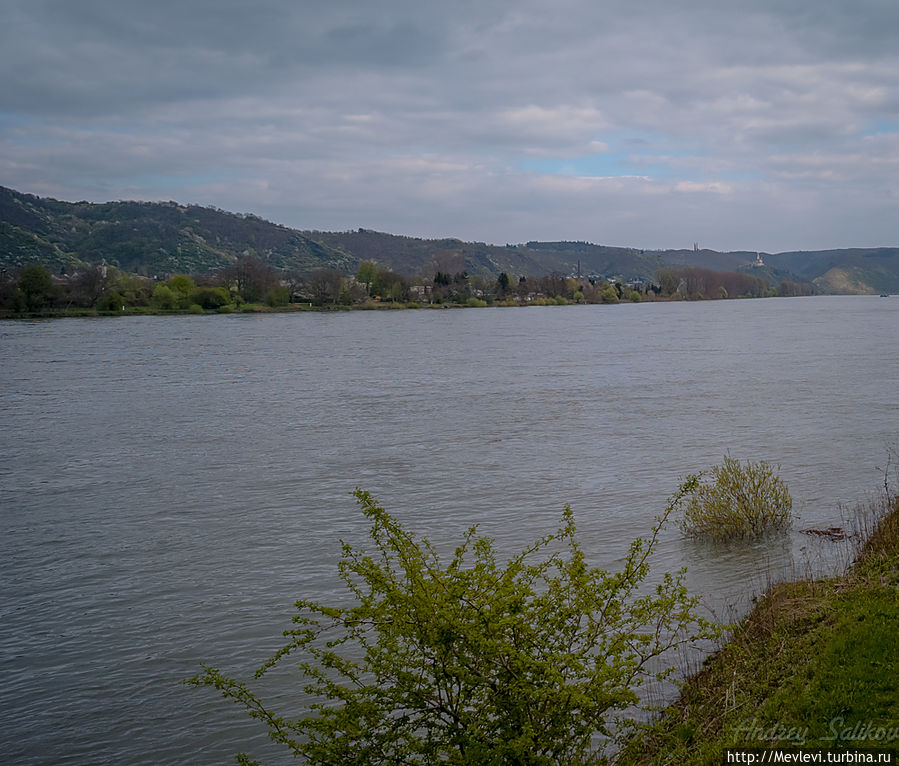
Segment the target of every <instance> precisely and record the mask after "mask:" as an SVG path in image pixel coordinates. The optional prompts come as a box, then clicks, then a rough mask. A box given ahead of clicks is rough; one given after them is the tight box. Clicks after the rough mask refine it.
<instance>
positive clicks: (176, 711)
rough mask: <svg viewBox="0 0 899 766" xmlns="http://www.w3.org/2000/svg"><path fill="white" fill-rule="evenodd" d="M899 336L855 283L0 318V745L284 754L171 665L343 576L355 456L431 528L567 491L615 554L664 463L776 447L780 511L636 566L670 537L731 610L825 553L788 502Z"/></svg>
mask: <svg viewBox="0 0 899 766" xmlns="http://www.w3.org/2000/svg"><path fill="white" fill-rule="evenodd" d="M897 336H899V300H897V299H892V300H886V299H880V298H877V297H868V296H861V297H855V296H853V297H814V298H788V299H787V298H785V299H780V298H778V299H761V300H749V301H718V302H704V303H657V304H628V305H618V306H569V307H534V308H527V309H518V308H516V309H500V308H494V309H483V310H475V309H471V310H420V311H390V312H387V311H384V312H361V311H360V312H351V313H337V314H320V313H301V314H270V315H230V316H177V317H175V316H169V317H167V316H162V317H125V318H119V319H67V320H55V321H47V322H4V323H2V324H0V365H2V376H0V425H2V430H0V434H2V443H0V514H2V517H0V553H2V556H0V572H2V578H0V588H2V598H0V647H2V656H0V673H2V675H0V678H2V681H0V709H2V719H3V724H2V731H0V752H3V753H4V754H5V759H6V760H7V762H10V763H16V764H29V765H31V764H88V763H90V764H106V763H128V764H161V763H171V764H217V763H223V762H228V760H229V759H231V758H232V757H233V753H235V752H236V751H237V750H239V749H249V750H250V751H251V752H252V753H254V754H257V755H258V754H261V755H262V756H265V757H269V762H270V763H275V762H279V761H278V756H277V755H276V756H274V757H271V754H272V752H274V753H278V752H279V751H278V750H275V751H272V750H271V749H270V746H269V745H268V744H267V740H266V738H265V735H264V734H261V733H260V730H259V728H258V727H257V726H256V725H255V724H254V723H253V722H251V721H249V720H244V715H243V713H241V712H240V711H239V710H237V709H236V708H234V706H232V705H229V704H228V703H226V702H225V701H223V700H221V699H220V698H218V697H217V696H216V695H215V693H214V692H212V691H210V690H198V689H193V688H189V687H185V686H183V685H180V684H179V681H180V680H181V679H183V678H185V677H187V676H189V675H192V674H194V673H195V672H197V671H198V669H199V666H200V663H202V662H209V663H212V664H216V665H218V666H220V667H222V668H223V669H225V670H227V671H229V672H232V673H235V674H237V675H239V676H241V677H243V678H248V677H249V675H250V672H251V670H252V669H253V668H255V667H256V666H257V665H258V664H260V663H261V662H262V660H264V659H266V658H267V657H268V655H269V654H270V653H271V652H272V651H273V650H274V649H275V648H277V647H278V646H279V644H280V640H281V637H280V632H281V630H283V629H284V628H286V627H289V620H290V616H291V609H292V603H293V601H294V600H295V599H297V598H299V597H314V598H319V599H324V600H328V599H329V598H339V597H340V591H339V588H338V581H337V577H336V562H337V560H338V557H339V539H341V538H343V539H346V540H349V541H351V542H354V543H364V540H365V525H364V523H363V521H364V520H363V519H362V517H361V515H360V514H359V512H358V510H357V509H356V507H355V504H354V502H353V499H352V497H351V496H350V492H351V491H352V490H353V488H354V487H356V486H359V487H362V488H364V489H367V490H369V491H371V492H372V493H373V494H374V495H375V497H376V498H377V499H378V500H379V501H381V503H382V504H383V505H384V506H385V507H386V508H387V509H388V510H390V511H391V512H392V513H394V514H395V515H396V516H397V517H399V518H400V519H401V520H402V521H403V522H404V523H406V524H407V525H408V526H409V527H411V528H412V529H413V530H415V531H416V532H419V533H423V534H426V535H427V536H428V537H429V538H430V539H431V540H432V541H433V542H434V543H435V545H436V546H437V547H438V548H439V549H441V550H451V549H452V547H453V546H454V544H455V543H456V542H457V541H458V540H459V538H460V536H461V534H462V533H463V531H464V530H465V529H466V528H467V527H468V526H470V525H471V524H474V523H478V524H480V525H481V530H482V531H484V532H486V533H487V534H490V535H492V536H494V537H495V538H496V539H497V544H498V546H499V547H500V549H501V550H503V551H506V552H511V551H514V550H516V549H518V548H520V547H523V546H524V545H525V544H526V543H528V542H531V541H533V540H534V539H535V538H536V537H538V536H540V535H542V534H545V533H547V532H550V531H552V530H553V529H555V528H556V525H557V523H558V521H559V518H560V512H561V509H562V507H563V506H564V505H565V504H570V505H571V507H572V508H573V510H574V512H575V516H576V519H577V523H578V528H579V531H580V534H581V540H582V543H583V545H584V547H585V549H586V550H587V552H588V555H589V556H590V559H591V562H592V563H597V564H600V565H602V566H606V567H612V566H614V565H615V563H616V562H617V561H618V560H620V557H621V556H622V555H623V554H624V552H625V551H626V549H627V546H628V544H629V542H630V541H631V540H632V539H633V538H634V537H635V536H637V535H641V534H644V533H645V532H646V531H647V529H648V528H649V525H650V524H651V522H652V519H653V517H654V516H655V515H657V514H658V513H660V512H661V511H662V509H663V507H664V504H665V498H666V497H667V496H668V495H670V494H671V493H672V492H673V491H674V490H675V489H676V487H677V485H678V481H679V479H680V477H682V476H683V475H684V474H686V473H688V472H692V471H696V470H700V469H703V468H707V467H709V466H711V465H713V464H714V463H717V462H720V460H721V458H722V456H723V455H725V454H727V453H729V454H730V455H731V456H733V457H736V458H740V459H753V460H767V461H769V462H771V463H775V464H779V465H780V466H781V475H782V476H783V478H784V479H785V480H786V482H787V483H788V485H789V487H790V489H791V491H792V494H793V497H794V503H795V505H794V509H795V510H796V511H797V512H798V514H799V516H800V519H799V521H798V522H797V524H796V526H795V528H794V530H793V531H792V532H791V533H790V534H788V535H787V536H785V537H783V538H781V539H779V540H776V541H771V540H769V541H766V542H764V543H760V544H756V545H740V546H725V547H717V548H710V547H708V546H703V545H700V544H697V543H694V542H691V541H689V540H684V539H682V538H681V536H680V535H679V533H678V532H677V530H676V528H673V527H672V528H670V529H669V530H668V531H667V532H666V533H665V535H664V536H663V539H662V544H661V548H660V552H659V559H658V563H657V567H658V568H659V570H661V569H665V568H667V569H676V568H679V567H681V566H686V567H687V568H688V572H689V574H688V577H689V582H690V584H691V587H692V588H694V589H695V590H696V591H697V592H700V593H702V594H704V595H705V596H706V598H707V600H708V603H709V605H710V607H711V608H713V609H715V610H716V612H720V613H721V614H722V616H724V617H726V616H729V615H730V616H732V614H733V613H735V612H736V613H738V612H739V611H741V610H744V609H745V608H746V606H747V604H748V600H749V598H750V596H751V595H752V594H753V593H754V592H757V591H758V590H759V589H760V588H762V587H764V585H765V583H766V582H767V581H769V580H770V579H776V578H780V577H783V576H790V575H791V574H796V573H798V574H805V573H807V572H826V571H829V570H830V569H833V568H834V567H837V566H839V565H840V564H841V563H842V562H844V561H845V559H846V556H847V549H846V547H845V546H840V545H838V544H834V543H830V542H828V541H825V540H818V539H816V538H814V537H812V536H809V535H806V534H804V533H803V532H802V530H803V529H808V528H812V527H815V528H817V527H826V526H835V525H836V526H840V525H844V524H845V523H846V518H847V517H848V516H850V515H851V514H850V513H849V512H848V510H847V509H850V508H851V507H852V506H853V505H854V504H855V503H856V502H858V501H861V500H864V499H865V498H866V497H868V496H870V495H873V494H875V493H876V492H877V490H878V487H879V485H880V484H881V483H882V480H883V473H882V469H883V467H884V465H885V462H886V458H887V452H888V449H889V448H890V447H894V448H895V446H896V444H897V438H899V437H897V434H899V350H897V343H896V337H897ZM279 683H284V681H283V680H282V681H280V682H279ZM281 691H282V692H283V691H284V689H283V688H282V689H281ZM282 759H283V756H282ZM285 760H289V759H284V760H282V761H280V762H285Z"/></svg>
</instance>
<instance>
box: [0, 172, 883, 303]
mask: <svg viewBox="0 0 899 766" xmlns="http://www.w3.org/2000/svg"><path fill="white" fill-rule="evenodd" d="M242 255H251V256H255V257H256V258H258V259H260V260H261V261H263V262H264V263H266V264H268V265H270V266H272V267H274V268H277V269H279V270H281V271H283V272H293V273H308V272H310V271H313V270H315V269H317V268H333V269H337V270H338V271H340V272H343V273H355V271H356V269H357V268H358V265H359V264H360V263H361V262H362V261H369V260H371V261H375V262H376V263H378V265H380V266H382V267H385V268H388V269H390V270H391V271H394V272H397V273H399V274H404V275H407V276H415V275H423V276H426V277H431V276H433V275H434V274H435V273H436V272H438V271H440V272H443V273H449V274H452V273H458V272H462V271H467V272H468V273H469V274H478V275H483V276H488V277H496V276H498V275H499V274H500V273H502V272H505V273H506V274H508V275H511V276H513V277H515V276H523V275H524V276H544V275H547V274H551V273H559V274H563V275H569V274H576V273H578V272H579V273H580V274H581V275H585V276H586V275H593V274H596V275H599V276H603V277H617V278H620V279H622V280H630V279H647V280H652V279H655V278H656V275H657V273H658V271H659V269H661V268H665V267H677V268H682V267H699V268H704V269H710V270H713V271H740V272H746V273H750V274H753V275H756V276H761V277H764V278H765V279H766V280H767V281H768V282H769V284H772V285H776V284H778V283H780V282H782V281H784V280H789V281H794V282H799V283H813V284H814V286H815V289H816V290H817V291H818V292H869V293H870V292H895V293H899V248H895V247H889V248H878V249H866V250H863V249H852V250H828V251H816V252H813V251H808V252H790V253H778V254H773V255H772V254H766V253H762V254H761V256H762V261H763V263H761V264H759V263H758V258H757V253H755V252H728V253H721V252H716V251H712V250H693V249H689V250H656V251H643V250H639V249H635V248H626V247H608V246H604V245H595V244H591V243H589V242H527V243H524V244H516V245H488V244H484V243H480V242H463V241H461V240H458V239H420V238H416V237H404V236H397V235H393V234H385V233H381V232H376V231H371V230H368V229H357V230H353V231H348V232H321V231H297V230H295V229H290V228H288V227H286V226H279V225H278V224H274V223H271V222H269V221H266V220H264V219H262V218H259V217H257V216H255V215H249V214H236V213H229V212H226V211H224V210H219V209H218V208H214V207H202V206H199V205H186V206H185V205H180V204H177V203H175V202H107V203H101V204H96V203H88V202H74V203H73V202H62V201H58V200H54V199H48V198H41V197H36V196H34V195H31V194H23V193H21V192H17V191H14V190H12V189H7V188H4V187H0V270H5V271H7V272H9V271H15V270H16V269H18V268H20V267H21V266H23V265H25V264H28V263H41V264H43V265H45V266H47V267H48V268H49V269H50V270H51V271H53V272H55V273H60V272H70V273H71V272H73V271H77V270H78V269H79V268H82V267H83V266H84V265H85V264H96V263H102V262H103V261H104V260H105V261H106V262H107V263H108V264H109V265H113V266H118V267H119V268H121V269H123V270H125V271H130V272H134V273H136V274H144V275H148V276H162V275H165V274H173V273H187V274H204V273H214V272H218V271H221V270H222V269H224V268H226V267H228V266H230V265H232V264H233V263H234V262H235V261H236V260H237V259H238V258H240V257H241V256H242Z"/></svg>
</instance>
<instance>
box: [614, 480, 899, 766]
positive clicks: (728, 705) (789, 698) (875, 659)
mask: <svg viewBox="0 0 899 766" xmlns="http://www.w3.org/2000/svg"><path fill="white" fill-rule="evenodd" d="M886 508H887V515H885V516H884V517H883V518H882V519H881V521H880V522H879V524H878V525H877V527H876V529H875V531H874V533H873V535H872V536H871V537H870V538H869V539H868V540H867V542H866V543H865V545H864V547H863V548H862V550H861V553H860V554H859V556H858V558H857V560H856V562H855V563H854V564H853V565H852V566H851V567H850V568H849V569H848V571H847V572H846V573H845V574H844V575H843V576H842V577H838V578H834V579H829V580H817V581H802V582H793V583H786V584H782V585H778V586H775V587H774V588H772V589H771V590H770V591H769V592H767V593H766V594H765V595H764V597H763V598H762V599H761V600H760V601H759V603H758V605H757V607H756V608H755V609H754V610H753V611H752V612H751V613H750V614H749V615H748V616H747V617H746V618H745V619H744V620H743V621H742V623H741V624H740V625H739V626H738V628H737V630H736V632H735V634H734V636H733V638H732V639H731V641H729V642H728V643H727V644H726V645H725V646H724V647H723V648H722V649H721V651H719V652H718V653H717V654H715V655H713V656H712V657H710V658H709V659H708V660H707V661H706V663H705V666H704V667H703V669H702V670H701V671H700V672H699V673H698V674H697V675H695V676H693V677H692V678H691V679H690V680H689V681H688V683H687V684H686V686H685V687H684V689H683V691H682V695H681V698H680V699H679V700H678V702H677V703H676V704H675V705H673V706H672V707H670V708H669V709H668V710H666V711H665V713H664V715H663V717H662V718H661V719H660V720H659V721H658V722H656V723H655V724H653V725H652V726H650V727H648V728H647V729H645V730H644V731H643V733H642V735H641V736H639V737H638V738H636V739H635V740H634V741H632V742H631V743H630V745H629V746H628V747H627V748H625V750H624V751H623V752H622V753H621V754H620V755H619V757H618V760H617V763H618V764H622V765H623V764H709V763H723V762H725V750H726V748H728V747H747V748H748V747H757V748H772V747H784V748H788V747H797V746H802V747H805V748H822V749H826V750H834V751H839V750H855V749H864V748H883V749H891V750H894V751H899V689H897V685H896V682H897V679H899V499H897V498H893V499H892V501H891V502H890V503H888V504H887V506H886ZM891 732H892V733H891Z"/></svg>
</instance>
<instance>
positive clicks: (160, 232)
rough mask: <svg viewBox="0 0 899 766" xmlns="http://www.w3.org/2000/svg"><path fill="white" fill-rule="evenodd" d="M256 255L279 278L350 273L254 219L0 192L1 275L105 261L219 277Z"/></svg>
mask: <svg viewBox="0 0 899 766" xmlns="http://www.w3.org/2000/svg"><path fill="white" fill-rule="evenodd" d="M241 255H254V256H256V257H257V258H259V259H260V260H262V261H263V262H265V263H267V264H268V265H270V266H272V267H274V268H277V269H280V270H282V271H291V270H296V271H309V270H311V269H314V268H316V267H319V266H328V267H333V268H338V269H343V270H350V269H354V268H355V265H356V264H355V261H354V259H353V258H352V257H351V256H349V255H347V254H345V253H341V252H337V251H334V250H332V249H331V248H328V247H327V246H325V245H322V244H321V243H319V242H315V241H313V240H311V239H309V238H307V237H305V236H303V235H302V234H301V233H300V232H298V231H295V230H293V229H289V228H287V227H285V226H279V225H277V224H274V223H270V222H269V221H265V220H263V219H262V218H258V217H256V216H253V215H238V214H235V213H227V212H225V211H224V210H218V209H217V208H208V207H200V206H198V205H188V206H184V205H179V204H177V203H175V202H107V203H103V204H94V203H89V202H75V203H70V202H59V201H58V200H54V199H43V198H40V197H35V196H33V195H30V194H21V193H19V192H16V191H13V190H12V189H6V188H3V187H0V268H5V269H7V270H12V269H16V268H19V267H21V266H22V265H24V264H26V263H34V262H37V263H42V264H44V265H45V266H47V267H48V268H50V269H51V270H52V271H54V272H59V271H62V270H66V271H68V270H73V269H74V270H77V269H78V268H79V266H83V265H85V264H96V263H102V262H103V261H106V262H107V263H108V264H110V265H113V266H117V267H119V268H121V269H123V270H125V271H130V272H133V273H135V274H142V275H145V276H154V275H160V274H167V273H175V272H178V273H188V274H203V273H211V272H216V271H221V270H222V269H224V268H227V267H228V266H230V265H232V264H233V263H234V262H235V261H236V260H237V259H238V258H239V257H240V256H241Z"/></svg>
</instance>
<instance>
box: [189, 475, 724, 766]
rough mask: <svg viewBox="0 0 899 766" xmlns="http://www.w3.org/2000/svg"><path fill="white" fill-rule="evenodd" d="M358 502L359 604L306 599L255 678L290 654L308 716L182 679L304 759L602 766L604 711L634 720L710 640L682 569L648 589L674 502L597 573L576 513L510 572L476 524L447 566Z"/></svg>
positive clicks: (212, 679)
mask: <svg viewBox="0 0 899 766" xmlns="http://www.w3.org/2000/svg"><path fill="white" fill-rule="evenodd" d="M355 494H356V499H357V501H358V503H359V505H360V507H361V508H362V511H363V513H364V514H365V516H366V517H367V518H368V519H369V521H370V522H371V525H372V526H371V532H370V536H371V540H372V542H373V544H374V548H375V550H374V551H373V552H371V553H365V552H364V551H359V550H357V549H355V548H353V547H352V546H350V545H349V544H348V543H343V554H342V558H341V561H340V564H339V571H340V576H341V579H342V580H343V582H344V584H345V586H346V587H347V589H348V591H349V594H350V595H351V596H352V602H351V604H350V605H349V606H326V605H324V604H320V603H317V602H314V601H308V600H301V601H298V602H297V603H296V606H297V609H298V610H299V614H298V615H297V616H295V617H294V627H293V629H292V630H288V631H285V633H284V635H285V636H287V637H288V639H289V642H288V643H287V645H286V646H284V647H283V648H282V649H280V650H279V651H278V652H277V653H276V654H275V655H274V657H272V659H270V660H269V661H267V662H266V663H265V664H263V665H262V667H261V668H259V670H258V671H257V672H256V677H257V678H259V677H260V676H262V675H263V674H265V673H266V672H267V671H268V670H270V669H271V668H273V667H274V666H275V665H276V664H278V663H279V662H280V661H282V660H286V659H287V657H288V655H291V654H293V655H294V656H297V661H298V665H299V668H300V669H301V670H302V671H303V673H304V674H305V676H306V683H305V685H304V686H303V688H304V689H305V691H306V693H307V694H309V695H312V697H313V698H314V699H316V700H317V701H316V702H315V703H314V704H312V705H311V706H310V707H311V711H310V712H309V714H307V715H306V716H304V717H301V718H299V719H295V720H294V719H288V718H284V717H282V716H280V715H278V714H276V713H275V712H274V711H272V710H271V709H270V708H269V707H268V705H267V704H266V703H265V702H263V700H262V699H260V698H259V697H258V696H257V695H256V694H255V693H254V692H253V691H252V690H251V689H250V688H249V686H248V685H247V684H245V683H243V682H240V681H236V680H233V679H231V678H229V677H228V676H226V675H224V674H222V673H221V672H220V671H218V670H216V669H215V668H211V667H206V668H205V669H204V671H203V672H202V673H201V674H200V675H198V676H195V677H194V678H192V679H190V680H189V681H188V683H191V684H193V685H196V686H211V687H214V688H215V689H217V690H218V691H220V692H221V693H222V695H223V696H224V697H226V698H229V699H231V700H233V701H234V702H237V703H238V704H241V705H243V706H245V707H246V709H247V712H248V713H249V714H250V715H251V716H252V717H254V718H256V719H258V720H260V721H262V722H263V723H264V724H265V725H266V726H267V727H268V729H269V734H270V736H271V738H272V739H273V740H275V741H276V742H280V743H282V744H284V745H285V746H287V747H288V748H289V749H290V750H291V751H293V754H294V755H302V756H304V757H305V758H306V759H307V761H306V762H307V763H310V764H329V765H330V764H338V763H340V764H356V766H369V765H371V766H374V765H375V764H379V765H380V764H387V763H390V764H405V765H407V766H412V765H414V764H436V763H455V764H463V763H466V764H467V763H470V764H475V763H477V764H513V763H522V764H523V763H528V764H546V766H549V765H550V764H566V765H567V766H574V765H575V764H587V763H597V762H598V761H599V759H600V752H599V748H600V746H601V745H600V742H599V741H597V739H596V736H597V735H604V736H605V737H609V736H611V727H610V720H609V719H610V715H611V714H613V713H615V712H616V711H618V712H620V711H623V710H628V709H629V710H630V711H631V713H632V714H636V712H637V711H635V710H634V709H633V706H634V705H637V704H638V703H639V698H638V695H637V693H636V691H635V688H636V687H637V686H638V685H639V684H640V682H641V680H643V679H644V678H648V677H664V676H666V675H667V674H668V673H670V672H671V670H670V669H669V670H667V671H666V670H664V669H663V668H664V659H660V658H663V657H665V656H667V653H668V651H669V650H670V649H672V648H674V647H676V646H680V645H683V644H685V643H688V642H691V641H693V640H696V639H697V638H700V637H710V636H711V635H713V633H714V632H715V631H714V630H713V629H712V626H711V625H710V624H709V623H707V622H705V621H704V620H702V619H700V618H698V617H697V616H696V607H697V603H698V601H697V599H696V598H694V597H691V596H689V595H688V593H687V591H686V588H685V586H684V584H683V572H681V573H679V574H677V575H672V574H665V575H664V577H663V578H659V579H660V581H658V582H657V583H656V584H655V585H654V587H652V588H646V587H644V586H645V584H646V583H645V580H646V578H647V576H648V575H649V560H650V557H651V555H652V554H653V552H654V551H655V549H656V546H657V542H658V539H659V532H660V530H661V528H662V525H663V524H664V522H665V520H666V519H667V517H668V516H669V514H670V513H671V510H672V508H673V507H674V503H675V502H676V500H677V495H676V496H675V498H674V499H673V500H672V501H671V502H669V505H668V508H667V510H666V512H665V514H663V516H662V517H661V518H660V519H658V520H657V523H656V525H655V526H654V527H653V528H652V534H651V536H650V537H649V538H647V539H638V540H636V541H635V542H633V543H632V544H631V547H630V551H629V552H628V554H627V556H626V557H625V559H624V562H623V565H622V568H621V569H620V570H619V571H618V572H617V573H609V572H606V571H603V570H601V569H597V568H594V567H590V566H589V565H588V563H587V557H586V555H585V553H584V552H583V551H582V550H581V548H580V546H579V545H578V543H577V539H576V530H575V524H574V517H573V514H572V513H571V511H570V509H568V508H566V509H565V511H564V513H563V516H562V523H561V525H560V528H559V530H558V532H556V533H555V534H551V535H547V536H546V537H544V538H542V539H540V540H538V541H537V542H536V543H534V544H533V545H530V546H529V547H528V548H527V549H525V551H524V552H522V553H519V554H517V555H515V556H512V557H511V558H510V559H509V560H508V562H507V563H505V564H501V563H500V562H499V561H498V554H497V551H496V550H495V548H494V545H493V541H492V540H491V539H490V538H487V537H483V536H479V535H477V529H476V528H474V527H473V528H471V529H470V530H469V531H468V534H467V535H466V536H465V537H464V539H463V542H462V544H461V545H460V546H459V547H458V548H457V549H456V552H455V554H454V555H453V556H452V558H451V560H450V561H449V562H444V561H441V560H440V558H439V556H438V554H437V553H436V551H435V549H434V547H433V546H432V545H431V544H430V543H429V542H428V541H427V540H424V539H416V538H415V537H414V536H413V535H411V534H410V533H409V532H407V531H406V530H405V529H404V528H403V527H402V526H401V525H400V524H399V523H398V522H397V521H396V520H395V519H394V518H393V517H392V516H390V515H389V514H388V513H387V512H386V511H385V510H384V509H383V508H381V507H380V506H379V505H378V504H377V503H376V502H375V501H374V500H373V499H372V497H371V496H370V495H369V494H368V493H367V492H363V491H362V490H356V493H355ZM239 761H240V762H241V763H251V761H250V759H249V758H248V757H247V756H245V755H241V756H240V757H239Z"/></svg>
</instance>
